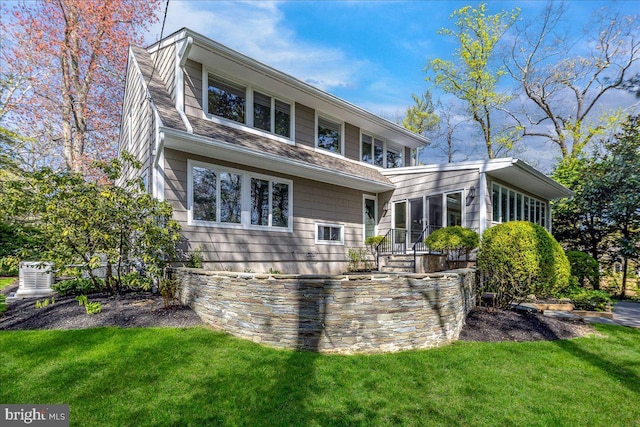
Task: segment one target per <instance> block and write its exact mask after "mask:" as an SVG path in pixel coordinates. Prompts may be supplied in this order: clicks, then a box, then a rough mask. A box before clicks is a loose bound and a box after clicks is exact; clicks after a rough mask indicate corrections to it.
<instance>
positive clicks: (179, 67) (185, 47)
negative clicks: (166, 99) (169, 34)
mask: <svg viewBox="0 0 640 427" xmlns="http://www.w3.org/2000/svg"><path fill="white" fill-rule="evenodd" d="M191 46H193V38H192V37H191V36H189V37H187V39H186V40H185V42H184V43H183V44H182V47H181V48H180V50H178V51H177V53H176V83H175V85H176V110H177V111H178V114H179V115H180V118H181V119H182V121H183V123H184V126H185V127H186V128H187V132H189V133H193V127H191V123H190V122H189V119H188V118H187V115H186V114H185V113H184V66H185V64H186V63H187V58H188V57H189V51H191Z"/></svg>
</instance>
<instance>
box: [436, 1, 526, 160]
mask: <svg viewBox="0 0 640 427" xmlns="http://www.w3.org/2000/svg"><path fill="white" fill-rule="evenodd" d="M519 14H520V10H519V9H517V8H516V9H513V10H512V11H510V12H506V11H503V12H500V13H497V14H495V15H488V14H487V7H486V4H485V3H481V4H480V5H479V6H478V8H477V9H474V8H472V7H471V6H466V7H463V8H461V9H458V10H456V11H455V12H453V14H452V15H451V17H450V18H451V19H453V18H456V19H457V20H456V22H455V23H454V25H455V27H456V29H455V30H450V29H446V28H443V29H441V30H440V31H439V32H438V33H439V34H441V35H444V36H447V37H453V38H455V39H456V40H457V42H458V43H459V45H460V46H459V47H458V48H457V49H456V50H455V53H454V59H455V60H454V61H447V60H443V59H440V58H436V59H433V60H431V61H430V62H429V64H428V66H427V68H426V71H427V72H428V73H429V76H428V77H427V81H432V82H433V83H434V84H435V85H436V86H437V87H439V88H440V89H442V90H443V91H445V92H447V93H450V94H453V95H454V96H456V97H457V98H459V99H461V100H462V101H464V102H465V103H466V104H467V106H468V109H469V113H470V114H471V117H472V118H473V120H474V121H475V122H476V123H477V125H478V126H479V127H480V129H481V131H482V135H483V138H484V142H485V145H486V147H487V155H488V157H489V158H490V159H492V158H495V157H496V156H497V155H498V154H499V152H500V150H501V149H505V148H506V149H509V148H510V147H511V144H512V139H511V138H510V136H511V135H508V134H502V133H501V132H500V131H499V130H498V129H497V126H496V125H495V124H494V121H493V119H494V115H495V114H496V113H497V112H498V111H499V109H500V108H502V106H504V104H505V103H506V102H507V101H508V99H509V96H508V94H507V93H506V92H504V91H501V90H499V88H498V83H499V81H500V78H501V77H502V76H503V75H504V74H505V73H506V71H505V70H504V68H503V67H501V66H498V65H497V60H496V59H497V58H496V56H497V51H496V45H497V44H498V42H499V41H500V39H501V38H502V36H503V35H504V33H505V32H506V31H507V30H508V29H509V28H510V27H511V26H512V25H513V24H514V23H515V21H516V19H517V18H518V16H519Z"/></svg>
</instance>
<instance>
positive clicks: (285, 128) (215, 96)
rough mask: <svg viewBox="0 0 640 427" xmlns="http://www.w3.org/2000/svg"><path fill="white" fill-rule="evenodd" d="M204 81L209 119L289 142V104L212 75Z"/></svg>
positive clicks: (290, 111) (290, 131)
mask: <svg viewBox="0 0 640 427" xmlns="http://www.w3.org/2000/svg"><path fill="white" fill-rule="evenodd" d="M207 80H208V81H207V113H208V114H209V115H211V116H214V117H221V118H223V119H227V120H232V121H234V122H237V123H240V124H244V125H247V126H251V127H253V128H255V129H259V130H261V131H265V132H269V133H272V134H275V135H278V136H282V137H285V138H287V139H290V138H291V135H292V129H291V127H292V120H291V117H292V107H291V103H289V102H286V101H283V100H281V99H278V98H276V97H274V96H272V95H269V94H266V93H264V92H262V91H260V90H254V89H253V88H251V87H248V86H245V85H242V84H239V83H234V82H231V81H229V80H227V79H225V78H222V77H219V76H215V75H213V74H208V75H207ZM247 110H248V112H247Z"/></svg>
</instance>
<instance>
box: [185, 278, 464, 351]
mask: <svg viewBox="0 0 640 427" xmlns="http://www.w3.org/2000/svg"><path fill="white" fill-rule="evenodd" d="M173 275H174V277H175V278H176V279H177V280H178V281H179V283H180V284H181V287H182V291H181V300H182V302H183V303H184V304H187V305H189V306H191V307H192V308H193V309H194V310H195V311H196V312H197V313H198V314H199V315H200V317H201V318H202V319H203V320H204V321H205V322H207V323H209V324H210V325H212V326H213V327H214V328H217V329H221V330H224V331H226V332H229V333H230V334H232V335H235V336H237V337H241V338H246V339H250V340H252V341H254V342H257V343H262V344H266V345H270V346H274V347H281V348H289V349H301V350H310V351H318V352H323V353H339V354H351V353H380V352H395V351H401V350H409V349H420V348H429V347H435V346H439V345H443V344H446V343H449V342H451V341H455V340H456V339H457V338H458V336H459V334H460V330H461V328H462V325H463V322H464V319H465V316H466V314H467V313H468V312H469V311H470V310H471V309H472V308H473V307H474V306H475V270H472V269H461V270H455V271H451V272H443V273H431V274H394V273H389V274H378V273H376V274H357V275H355V274H354V275H340V276H321V275H285V274H280V275H273V274H255V273H231V272H219V271H206V270H201V269H190V268H177V269H175V270H173Z"/></svg>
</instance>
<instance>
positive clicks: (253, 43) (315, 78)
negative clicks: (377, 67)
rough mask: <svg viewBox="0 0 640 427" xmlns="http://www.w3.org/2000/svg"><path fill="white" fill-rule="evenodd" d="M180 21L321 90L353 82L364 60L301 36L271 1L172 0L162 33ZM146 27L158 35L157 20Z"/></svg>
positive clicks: (180, 24)
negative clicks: (302, 38)
mask: <svg viewBox="0 0 640 427" xmlns="http://www.w3.org/2000/svg"><path fill="white" fill-rule="evenodd" d="M182 27H187V28H189V29H191V30H193V31H196V32H198V33H201V34H203V35H205V36H207V37H209V38H211V39H213V40H215V41H217V42H219V43H222V44H224V45H226V46H228V47H230V48H232V49H234V50H237V51H239V52H241V53H243V54H245V55H247V56H249V57H252V58H254V59H257V60H258V61H261V62H263V63H265V64H267V65H269V66H271V67H274V68H276V69H279V70H282V71H284V72H286V73H288V74H291V75H293V76H295V77H296V78H298V79H300V80H303V81H306V82H308V83H310V84H312V85H314V86H316V87H318V88H320V89H324V90H330V89H331V88H337V87H349V86H355V85H356V84H357V82H356V79H357V76H358V73H359V72H360V71H361V70H362V69H363V68H364V67H365V65H366V61H363V60H354V59H353V58H347V56H346V54H345V53H344V52H343V51H341V50H340V49H336V48H333V47H329V46H323V45H320V44H316V43H309V42H305V41H301V40H300V39H299V38H298V37H297V35H296V34H295V32H294V31H293V30H292V29H291V28H289V27H288V26H287V22H286V20H285V16H284V14H283V12H282V11H281V10H280V9H279V4H278V3H275V2H258V1H251V2H212V1H173V2H170V4H169V11H168V13H167V21H166V24H165V30H164V35H165V36H166V35H168V34H171V33H173V32H175V31H177V30H179V29H180V28H182ZM150 33H151V35H152V37H153V38H157V37H158V36H159V33H160V25H159V24H158V25H157V26H156V27H154V28H153V29H152V31H151V32H150Z"/></svg>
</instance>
